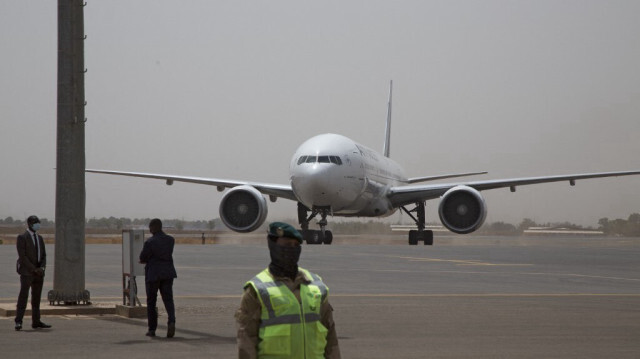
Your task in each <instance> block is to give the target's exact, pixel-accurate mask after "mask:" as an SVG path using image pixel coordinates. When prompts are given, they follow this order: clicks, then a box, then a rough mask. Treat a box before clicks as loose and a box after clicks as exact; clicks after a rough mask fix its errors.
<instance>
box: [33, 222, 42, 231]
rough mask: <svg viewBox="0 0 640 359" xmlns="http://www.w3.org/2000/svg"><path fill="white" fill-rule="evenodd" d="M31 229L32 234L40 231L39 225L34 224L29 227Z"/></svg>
mask: <svg viewBox="0 0 640 359" xmlns="http://www.w3.org/2000/svg"><path fill="white" fill-rule="evenodd" d="M31 228H32V229H33V231H34V232H37V231H39V230H40V223H34V224H32V225H31Z"/></svg>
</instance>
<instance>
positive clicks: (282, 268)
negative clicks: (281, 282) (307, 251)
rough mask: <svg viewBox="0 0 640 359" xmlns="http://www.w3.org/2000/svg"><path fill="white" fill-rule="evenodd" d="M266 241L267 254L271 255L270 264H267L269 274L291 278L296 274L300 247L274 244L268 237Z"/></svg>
mask: <svg viewBox="0 0 640 359" xmlns="http://www.w3.org/2000/svg"><path fill="white" fill-rule="evenodd" d="M268 242H269V254H270V255H271V264H269V270H270V271H271V274H273V275H275V276H279V277H289V278H291V280H293V279H294V278H295V277H296V275H297V274H298V260H299V259H300V253H301V252H302V247H301V246H295V247H285V246H281V245H278V244H276V242H274V241H272V240H270V239H269V240H268Z"/></svg>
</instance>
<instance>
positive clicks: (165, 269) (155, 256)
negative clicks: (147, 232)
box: [140, 232, 178, 282]
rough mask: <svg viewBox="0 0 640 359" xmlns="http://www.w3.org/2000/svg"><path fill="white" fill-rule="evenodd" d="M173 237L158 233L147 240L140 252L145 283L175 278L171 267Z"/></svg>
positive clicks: (174, 269) (173, 269)
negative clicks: (143, 264) (143, 265)
mask: <svg viewBox="0 0 640 359" xmlns="http://www.w3.org/2000/svg"><path fill="white" fill-rule="evenodd" d="M174 244H175V240H174V239H173V237H171V236H169V235H167V234H165V233H164V232H158V233H156V234H154V235H153V237H151V238H149V239H147V240H146V241H145V242H144V246H143V247H142V252H140V262H141V263H145V264H146V265H145V267H144V275H145V282H156V281H159V280H163V279H171V278H177V277H178V275H177V273H176V268H175V267H174V266H173V246H174Z"/></svg>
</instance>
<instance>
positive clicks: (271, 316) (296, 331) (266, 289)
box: [245, 268, 329, 359]
mask: <svg viewBox="0 0 640 359" xmlns="http://www.w3.org/2000/svg"><path fill="white" fill-rule="evenodd" d="M298 271H300V272H302V273H303V274H304V276H305V279H306V280H307V281H308V282H309V283H308V284H306V283H302V284H300V299H301V301H302V303H300V302H298V299H297V298H296V296H295V295H294V294H293V292H292V291H291V290H290V289H289V287H287V285H286V284H284V283H282V282H280V281H276V280H274V279H273V276H272V275H271V273H270V272H269V269H265V270H263V271H262V272H260V273H259V274H258V275H257V276H255V277H254V278H253V279H251V280H250V281H248V282H247V283H246V284H245V288H246V287H247V286H249V285H250V286H252V287H253V289H254V290H255V291H256V293H257V294H258V298H259V299H260V304H261V305H262V315H261V317H260V319H261V321H260V331H259V333H258V335H259V342H258V358H261V359H276V358H282V359H285V358H289V359H298V358H300V359H302V358H309V359H311V358H324V350H325V347H326V346H327V333H328V330H327V328H326V327H325V326H324V325H322V323H321V322H320V306H321V305H322V303H324V301H325V300H327V296H328V295H329V288H327V286H326V285H324V283H322V278H320V276H318V275H316V274H314V273H311V272H309V271H308V270H306V269H303V268H298Z"/></svg>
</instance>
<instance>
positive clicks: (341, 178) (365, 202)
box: [289, 134, 407, 217]
mask: <svg viewBox="0 0 640 359" xmlns="http://www.w3.org/2000/svg"><path fill="white" fill-rule="evenodd" d="M289 173H290V176H291V177H290V181H291V187H292V189H293V192H294V194H295V196H296V197H297V198H298V200H299V201H300V202H301V203H302V204H304V205H305V206H307V207H308V208H310V209H313V208H322V209H328V210H329V211H330V213H332V214H334V215H341V216H362V217H380V216H388V215H391V214H393V213H394V212H395V210H396V209H395V208H393V206H392V205H391V203H390V202H389V201H388V199H387V197H386V193H387V191H388V190H389V188H390V187H393V186H398V185H401V184H403V183H407V177H406V176H405V174H404V170H403V169H402V167H400V165H398V164H397V163H396V162H395V161H393V160H391V159H390V158H388V157H385V156H383V155H381V154H380V153H378V152H376V151H374V150H372V149H370V148H368V147H366V146H363V145H361V144H359V143H357V142H355V141H353V140H351V139H349V138H347V137H345V136H341V135H336V134H323V135H318V136H315V137H312V138H310V139H309V140H307V141H305V142H304V143H303V144H302V145H300V147H298V149H297V150H296V152H295V154H294V155H293V158H292V159H291V164H290V168H289Z"/></svg>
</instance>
